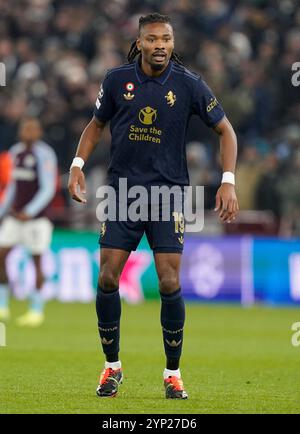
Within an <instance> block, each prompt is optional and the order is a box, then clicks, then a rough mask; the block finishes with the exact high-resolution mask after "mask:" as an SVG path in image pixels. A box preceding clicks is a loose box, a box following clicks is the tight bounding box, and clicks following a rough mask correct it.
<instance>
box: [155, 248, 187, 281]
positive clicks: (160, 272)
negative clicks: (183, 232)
mask: <svg viewBox="0 0 300 434" xmlns="http://www.w3.org/2000/svg"><path fill="white" fill-rule="evenodd" d="M154 261H155V268H156V272H157V276H158V279H159V281H162V280H165V279H171V280H176V282H177V281H179V275H180V267H181V254H180V253H155V254H154Z"/></svg>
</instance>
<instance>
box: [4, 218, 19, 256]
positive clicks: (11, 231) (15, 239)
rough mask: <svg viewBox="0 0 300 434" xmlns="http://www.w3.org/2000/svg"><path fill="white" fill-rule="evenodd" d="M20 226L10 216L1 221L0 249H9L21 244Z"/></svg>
mask: <svg viewBox="0 0 300 434" xmlns="http://www.w3.org/2000/svg"><path fill="white" fill-rule="evenodd" d="M22 224H23V223H22V222H21V221H19V220H17V219H16V218H14V217H12V216H8V217H5V218H4V219H3V221H2V224H1V226H0V248H4V249H7V248H11V247H13V246H15V245H17V244H20V243H21V242H22Z"/></svg>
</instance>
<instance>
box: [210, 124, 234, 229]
mask: <svg viewBox="0 0 300 434" xmlns="http://www.w3.org/2000/svg"><path fill="white" fill-rule="evenodd" d="M213 129H214V131H215V132H216V133H217V134H218V135H219V137H220V155H221V164H222V168H223V173H224V172H231V173H233V174H234V172H235V165H236V158H237V138H236V134H235V132H234V129H233V127H232V125H231V123H230V122H229V120H228V119H227V117H226V116H224V117H223V119H222V120H221V121H220V122H219V123H218V124H217V125H216V126H214V127H213ZM238 210H239V205H238V200H237V197H236V193H235V187H234V184H231V183H228V182H223V183H222V184H221V186H220V188H219V189H218V191H217V194H216V207H215V211H219V217H220V219H221V220H222V221H224V222H227V223H230V222H231V221H232V220H234V219H235V218H236V215H237V213H238Z"/></svg>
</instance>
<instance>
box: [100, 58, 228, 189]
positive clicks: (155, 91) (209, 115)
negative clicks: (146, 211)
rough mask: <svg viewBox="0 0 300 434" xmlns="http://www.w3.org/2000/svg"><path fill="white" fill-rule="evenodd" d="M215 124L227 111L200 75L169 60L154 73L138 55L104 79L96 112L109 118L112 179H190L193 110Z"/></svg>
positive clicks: (186, 181)
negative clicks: (188, 147) (149, 72)
mask: <svg viewBox="0 0 300 434" xmlns="http://www.w3.org/2000/svg"><path fill="white" fill-rule="evenodd" d="M193 114H196V115H199V116H200V118H201V120H202V121H203V122H204V123H205V124H206V125H207V126H208V127H214V126H215V125H216V124H218V123H219V122H220V121H221V119H222V118H223V117H224V116H225V113H224V111H223V109H222V107H221V105H220V103H219V102H218V101H217V99H216V97H215V96H214V94H213V93H212V91H211V89H210V88H209V87H208V86H207V84H206V83H205V82H204V81H203V80H202V78H201V77H200V76H198V75H197V74H194V73H192V72H191V71H189V70H188V69H186V68H185V67H183V66H181V65H179V64H177V63H175V62H173V61H169V63H168V66H167V68H166V69H165V70H164V71H163V72H162V74H161V75H159V76H158V77H149V76H147V75H146V74H145V73H144V72H143V71H142V69H141V67H140V65H139V62H138V60H136V61H135V62H133V63H131V64H125V65H123V66H121V67H119V68H114V69H112V70H110V71H108V73H107V74H106V76H105V78H104V81H103V83H102V85H101V88H100V92H99V95H98V98H97V100H96V106H95V109H94V115H95V117H96V118H97V119H98V120H101V121H105V122H106V121H110V130H111V135H112V142H111V155H110V164H109V168H108V180H109V184H110V185H113V186H114V187H115V188H117V186H118V180H119V178H127V182H128V187H131V186H133V185H143V186H145V187H146V188H149V187H151V186H152V185H167V186H172V185H180V186H185V185H188V184H189V176H188V170H187V162H186V150H185V138H186V132H187V127H188V123H189V119H190V117H191V115H193Z"/></svg>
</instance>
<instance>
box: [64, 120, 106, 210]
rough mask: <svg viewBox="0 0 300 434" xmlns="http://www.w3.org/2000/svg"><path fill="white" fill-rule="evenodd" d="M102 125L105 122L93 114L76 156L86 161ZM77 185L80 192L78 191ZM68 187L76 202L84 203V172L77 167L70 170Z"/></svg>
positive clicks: (93, 147)
mask: <svg viewBox="0 0 300 434" xmlns="http://www.w3.org/2000/svg"><path fill="white" fill-rule="evenodd" d="M104 127H105V122H104V121H100V120H98V119H97V118H96V117H95V116H93V118H92V120H91V121H90V122H89V123H88V125H87V126H86V127H85V129H84V131H83V133H82V134H81V137H80V140H79V144H78V147H77V151H76V157H80V158H82V159H83V160H84V162H86V161H87V159H88V158H89V156H90V155H91V153H92V152H93V150H94V149H95V147H96V145H97V143H99V141H100V139H101V136H102V132H103V130H104ZM78 187H79V189H80V193H79V192H78ZM68 189H69V193H70V195H71V197H72V199H74V200H76V201H77V202H81V203H86V199H85V198H84V197H83V195H84V194H85V179H84V173H83V171H82V170H81V169H80V168H79V167H72V169H71V170H70V176H69V183H68Z"/></svg>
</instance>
